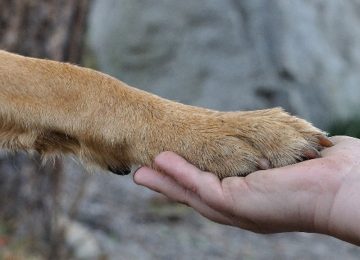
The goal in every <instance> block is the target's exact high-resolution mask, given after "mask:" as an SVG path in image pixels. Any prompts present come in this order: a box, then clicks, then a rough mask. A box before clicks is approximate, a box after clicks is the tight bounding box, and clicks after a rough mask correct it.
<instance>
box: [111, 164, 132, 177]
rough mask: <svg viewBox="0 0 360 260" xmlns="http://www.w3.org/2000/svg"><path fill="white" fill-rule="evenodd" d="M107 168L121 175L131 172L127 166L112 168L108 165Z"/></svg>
mask: <svg viewBox="0 0 360 260" xmlns="http://www.w3.org/2000/svg"><path fill="white" fill-rule="evenodd" d="M108 170H109V171H111V172H112V173H114V174H116V175H121V176H124V175H128V174H130V173H131V169H129V168H121V169H119V168H114V167H111V166H109V167H108Z"/></svg>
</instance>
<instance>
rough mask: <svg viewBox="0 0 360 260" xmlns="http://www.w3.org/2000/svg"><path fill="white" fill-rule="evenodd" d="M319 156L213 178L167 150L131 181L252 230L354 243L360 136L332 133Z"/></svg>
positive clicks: (359, 240)
mask: <svg viewBox="0 0 360 260" xmlns="http://www.w3.org/2000/svg"><path fill="white" fill-rule="evenodd" d="M331 140H332V141H333V142H334V144H335V146H333V147H331V148H327V149H325V150H323V151H322V152H321V154H322V158H319V159H314V160H308V161H304V162H301V163H298V164H295V165H290V166H286V167H283V168H278V169H270V170H265V171H257V172H254V173H252V174H250V175H248V176H246V177H229V178H225V179H223V180H219V179H218V178H217V177H216V176H215V175H214V174H212V173H209V172H203V171H201V170H199V169H197V168H196V167H194V166H193V165H191V164H189V163H188V162H186V161H185V160H184V159H183V158H181V157H179V156H178V155H176V154H174V153H172V152H164V153H162V154H160V155H158V156H157V157H156V159H155V166H156V167H157V168H158V169H159V170H160V172H158V171H155V170H153V169H150V168H147V167H142V168H140V169H139V170H138V171H137V172H136V173H135V175H134V181H135V183H137V184H139V185H143V186H146V187H148V188H150V189H152V190H155V191H158V192H161V193H163V194H164V195H166V196H168V197H169V198H171V199H173V200H176V201H179V202H181V203H184V204H187V205H189V206H191V207H193V208H194V209H195V210H197V211H198V212H200V214H202V215H203V216H205V217H207V218H209V219H211V220H213V221H215V222H218V223H222V224H227V225H232V226H237V227H240V228H243V229H247V230H251V231H254V232H257V233H277V232H286V231H304V232H316V233H323V234H328V235H332V236H335V237H338V238H340V239H342V240H345V241H348V242H352V243H354V244H358V245H360V225H359V223H358V221H359V219H360V156H359V155H360V140H358V139H354V138H350V137H333V138H332V139H331Z"/></svg>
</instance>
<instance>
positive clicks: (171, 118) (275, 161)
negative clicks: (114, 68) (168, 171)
mask: <svg viewBox="0 0 360 260" xmlns="http://www.w3.org/2000/svg"><path fill="white" fill-rule="evenodd" d="M0 120H1V121H0V147H2V148H7V149H11V150H29V151H30V150H36V151H38V152H39V153H41V154H53V153H58V152H61V153H72V154H75V155H77V156H78V157H79V158H80V159H81V160H82V161H84V162H87V163H93V164H95V165H98V166H100V167H102V168H104V169H108V168H109V167H110V168H111V169H120V170H121V169H127V168H128V167H129V166H130V165H132V164H140V165H149V166H151V164H152V162H153V159H154V157H155V156H156V155H157V154H159V153H160V152H162V151H167V150H170V151H174V152H176V153H178V154H180V155H181V156H183V157H184V158H186V159H187V160H188V161H190V162H191V163H193V164H195V165H197V166H198V167H199V168H201V169H203V170H208V171H211V172H214V173H215V174H217V175H218V176H219V177H225V176H233V175H245V174H248V173H250V172H252V171H254V170H256V169H257V168H258V167H259V160H261V159H262V158H266V159H268V160H269V161H270V164H271V166H272V167H279V166H283V165H287V164H292V163H295V162H296V161H299V160H302V158H303V154H304V151H306V150H309V149H310V150H311V149H320V145H319V144H318V143H319V137H320V136H322V135H323V134H322V132H321V131H319V130H318V129H316V128H314V127H313V126H311V124H309V123H307V122H306V121H304V120H301V119H298V118H296V117H293V116H290V115H288V114H287V113H285V112H283V111H282V110H281V109H269V110H260V111H251V112H218V111H213V110H208V109H203V108H199V107H193V106H188V105H183V104H180V103H176V102H172V101H169V100H166V99H163V98H160V97H158V96H155V95H152V94H149V93H147V92H144V91H141V90H138V89H135V88H132V87H130V86H128V85H126V84H125V83H123V82H121V81H119V80H116V79H114V78H112V77H110V76H108V75H105V74H102V73H99V72H97V71H94V70H90V69H86V68H81V67H78V66H74V65H70V64H65V63H59V62H54V61H48V60H41V59H34V58H27V57H23V56H20V55H16V54H11V53H8V52H5V51H0Z"/></svg>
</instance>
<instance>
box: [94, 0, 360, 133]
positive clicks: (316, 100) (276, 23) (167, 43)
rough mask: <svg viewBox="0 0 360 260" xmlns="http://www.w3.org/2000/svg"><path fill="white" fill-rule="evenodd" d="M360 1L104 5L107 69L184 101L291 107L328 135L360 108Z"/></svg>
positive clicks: (102, 52)
mask: <svg viewBox="0 0 360 260" xmlns="http://www.w3.org/2000/svg"><path fill="white" fill-rule="evenodd" d="M359 24H360V2H359V1H358V0H345V1H344V0H317V1H315V0H314V1H292V0H290V1H289V0H197V1H193V0H181V1H178V0H104V1H95V4H94V8H93V11H92V15H91V19H90V28H89V39H90V45H91V47H92V49H93V51H94V52H95V53H96V56H97V58H98V61H99V64H100V68H101V69H102V70H103V71H105V72H107V73H110V74H112V75H114V76H116V77H118V78H120V79H122V80H123V81H126V82H127V83H129V84H132V85H135V86H137V87H139V88H142V89H145V90H148V91H151V92H154V93H157V94H159V95H161V96H164V97H167V98H170V99H176V100H179V101H181V102H185V103H191V104H195V105H201V106H206V107H211V108H214V109H224V110H238V109H257V108H264V107H271V106H278V105H280V106H283V107H285V109H287V110H288V111H290V112H293V113H297V114H300V115H301V116H303V117H305V118H307V119H309V120H311V121H313V122H314V123H315V124H316V125H318V126H321V127H326V126H327V125H328V124H329V122H331V121H332V120H334V119H337V118H346V117H349V116H352V115H353V114H354V112H355V111H358V110H359V107H360V102H359V99H360V87H359V86H358V84H359V82H360V73H359V71H360V26H359Z"/></svg>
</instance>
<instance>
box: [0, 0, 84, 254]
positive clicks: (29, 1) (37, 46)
mask: <svg viewBox="0 0 360 260" xmlns="http://www.w3.org/2000/svg"><path fill="white" fill-rule="evenodd" d="M89 1H90V0H0V49H4V50H8V51H11V52H15V53H19V54H23V55H27V56H32V57H39V58H48V59H52V60H58V61H68V62H72V63H81V57H82V53H83V39H84V34H85V27H86V18H87V13H88V7H89V5H90V3H89ZM61 171H62V162H61V160H60V159H55V163H50V164H49V163H47V164H45V165H42V163H41V160H40V158H39V156H38V155H34V156H31V157H29V156H25V155H24V154H15V155H6V156H4V155H3V156H1V159H0V217H1V219H0V221H3V222H5V223H6V225H8V228H9V230H10V233H11V234H10V236H11V237H12V238H13V239H14V240H16V235H17V236H18V238H19V237H20V238H21V239H24V237H27V238H28V239H29V238H30V237H31V240H32V241H36V242H35V243H32V242H31V241H30V245H31V246H33V247H34V249H37V250H40V251H42V254H43V255H44V256H45V258H48V259H61V258H66V253H65V252H64V248H63V247H62V244H63V243H62V242H63V241H62V240H63V230H60V229H59V228H58V226H59V225H58V213H59V210H60V196H61V184H62V180H61V178H62V174H61ZM0 224H4V223H0ZM14 234H16V235H14ZM0 258H1V253H0Z"/></svg>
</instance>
